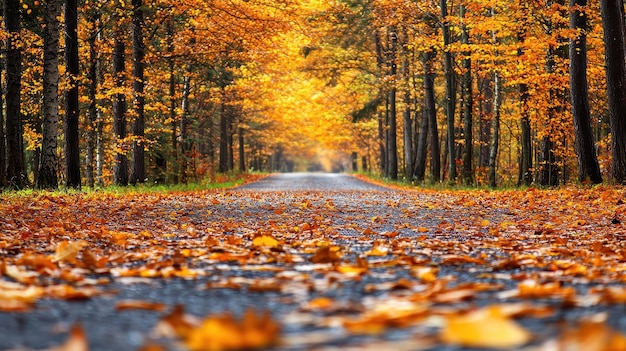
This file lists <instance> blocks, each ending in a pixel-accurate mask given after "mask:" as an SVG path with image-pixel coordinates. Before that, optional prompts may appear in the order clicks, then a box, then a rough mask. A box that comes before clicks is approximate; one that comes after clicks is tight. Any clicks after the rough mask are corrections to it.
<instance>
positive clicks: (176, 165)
mask: <svg viewBox="0 0 626 351" xmlns="http://www.w3.org/2000/svg"><path fill="white" fill-rule="evenodd" d="M167 53H168V55H169V58H168V65H169V74H170V81H169V91H168V96H169V100H170V108H169V113H170V121H171V128H172V157H171V160H172V171H171V175H172V181H173V182H174V183H178V174H179V169H180V167H181V165H180V160H179V155H178V123H177V121H176V119H177V118H176V117H177V116H176V71H175V62H174V20H173V19H170V20H169V21H168V22H167Z"/></svg>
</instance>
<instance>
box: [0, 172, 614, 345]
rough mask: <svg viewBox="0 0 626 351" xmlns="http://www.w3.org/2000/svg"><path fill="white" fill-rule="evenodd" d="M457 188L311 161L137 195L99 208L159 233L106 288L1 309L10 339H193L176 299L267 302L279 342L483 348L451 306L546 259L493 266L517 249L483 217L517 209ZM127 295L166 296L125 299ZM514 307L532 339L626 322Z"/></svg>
mask: <svg viewBox="0 0 626 351" xmlns="http://www.w3.org/2000/svg"><path fill="white" fill-rule="evenodd" d="M451 199H452V196H451V195H441V194H439V193H435V192H424V191H419V190H406V191H405V190H392V189H388V188H384V187H381V186H377V185H372V184H369V183H367V182H364V181H361V180H359V179H357V178H355V177H352V176H349V175H345V174H309V173H297V174H276V175H272V176H269V177H266V178H264V179H262V180H260V181H257V182H254V183H251V184H247V185H244V186H241V187H237V188H232V189H227V190H219V191H208V192H196V193H183V194H171V195H164V196H162V197H159V198H157V200H154V201H153V202H152V203H151V205H150V207H149V208H146V206H140V205H141V203H140V201H141V200H140V199H137V202H129V203H128V204H127V205H125V206H127V207H128V209H127V210H128V211H134V213H140V214H141V216H143V218H142V219H141V221H138V218H136V217H131V216H127V215H115V214H107V213H103V214H102V219H101V221H102V224H101V225H102V226H103V227H106V228H107V229H108V230H115V231H117V232H124V233H129V235H132V234H133V233H136V234H138V233H145V232H146V231H147V232H149V233H150V235H151V239H150V240H145V241H143V242H139V244H136V245H127V246H126V248H125V250H126V252H125V255H124V256H123V257H124V258H125V259H126V261H122V263H120V264H118V266H115V267H111V270H110V271H109V272H106V273H104V274H101V275H100V276H96V277H94V278H100V279H101V280H102V279H103V278H104V280H108V281H109V283H108V284H104V285H98V286H96V288H97V289H100V290H102V291H103V292H104V293H103V294H101V295H96V296H94V297H91V298H86V299H80V300H76V301H67V300H63V299H51V298H43V299H41V300H39V301H37V303H36V305H35V307H34V308H33V309H32V310H31V311H28V312H20V313H6V312H2V313H0V350H18V349H19V350H43V349H48V348H51V347H54V346H58V345H61V344H63V342H64V341H65V340H66V339H67V338H68V331H69V330H70V328H71V327H72V326H73V325H80V326H82V328H83V329H84V331H85V333H86V337H87V340H88V342H89V349H90V350H92V351H105V350H118V351H126V350H139V349H141V348H142V347H143V346H145V345H149V344H152V345H154V344H156V345H160V346H161V348H160V349H161V350H178V349H180V350H185V348H184V347H182V346H181V344H180V343H178V342H176V341H175V340H173V339H172V338H171V337H168V336H165V337H164V336H163V335H161V334H158V333H155V326H157V325H158V324H159V322H160V321H161V320H162V319H163V318H164V316H165V315H167V314H168V313H170V311H171V310H172V309H173V308H174V307H175V306H177V305H181V306H183V307H184V310H185V312H186V313H187V314H189V315H193V316H196V317H197V318H199V319H202V318H206V317H208V316H215V315H222V314H224V313H230V314H232V315H234V316H242V315H243V314H244V313H245V312H246V311H247V310H253V311H258V312H263V311H266V312H269V313H270V315H271V318H272V320H274V321H276V323H278V324H279V325H280V329H281V332H280V339H279V343H278V344H277V345H275V346H274V347H273V348H272V349H274V350H337V349H340V348H349V349H356V350H361V349H368V350H372V349H376V350H479V349H480V348H463V347H460V346H455V345H448V344H445V343H442V342H440V340H439V332H440V328H441V318H442V316H446V315H453V314H456V313H458V314H462V313H465V312H466V311H467V310H470V309H478V308H481V307H483V306H488V305H494V304H502V303H505V302H510V301H512V300H511V299H507V298H506V297H502V296H501V295H499V294H502V293H503V292H507V291H511V290H512V289H513V290H514V289H515V288H516V287H517V284H518V282H517V281H516V280H515V279H511V276H513V275H515V276H519V275H520V274H531V273H532V272H531V271H533V270H536V269H535V268H533V267H532V266H529V268H528V269H526V268H524V267H522V266H521V265H520V266H516V267H511V268H510V269H512V270H513V271H512V272H513V274H509V273H510V272H509V271H506V270H507V269H509V268H506V267H505V268H502V269H504V270H505V271H494V268H493V262H492V260H493V261H497V262H502V260H504V259H505V258H506V257H508V255H509V254H510V253H508V252H504V251H503V250H501V249H500V248H498V247H496V246H495V245H493V244H492V242H493V239H494V238H492V237H490V236H489V235H486V233H487V229H486V227H485V226H482V225H478V226H477V225H476V223H477V222H479V223H480V222H481V220H480V219H482V221H486V222H484V223H496V222H497V221H499V220H501V219H502V217H503V216H507V215H509V214H507V213H500V212H498V211H495V210H484V209H483V208H480V209H479V208H478V207H475V208H474V207H469V208H468V207H467V206H465V207H462V206H461V207H459V206H457V205H456V204H457V203H458V200H457V199H452V200H451ZM470 200H471V199H470ZM125 201H127V202H128V200H125ZM144 201H145V200H144ZM463 201H465V202H468V200H467V199H465V200H463ZM134 206H136V208H134ZM455 206H457V207H455ZM477 211H480V212H477ZM478 216H480V217H478ZM139 222H140V223H155V225H154V226H145V225H137V223H139ZM157 224H158V225H157ZM142 235H143V234H142ZM470 239H471V240H470ZM517 247H518V251H519V250H522V249H523V246H522V245H519V244H518V245H517ZM533 249H534V246H533ZM172 262H173V263H172ZM526 262H531V261H530V259H527V260H526ZM111 265H113V263H111ZM183 268H184V269H183ZM525 269H526V270H527V271H528V272H526V273H525V271H524V270H525ZM581 284H583V283H581ZM77 287H80V284H77ZM577 288H579V289H584V288H585V287H584V286H582V285H579V286H577ZM129 300H131V301H136V300H139V301H144V302H151V303H159V304H163V305H164V306H165V307H166V309H165V310H156V309H152V308H140V307H137V308H129V309H125V308H124V309H122V308H120V302H121V301H129ZM513 300H515V299H514V298H513ZM545 303H547V304H548V305H553V306H555V309H556V312H555V313H553V314H551V315H550V314H549V316H548V317H545V316H540V317H534V316H533V314H535V313H537V314H541V313H543V312H542V311H544V312H545V309H542V306H544V307H545V306H546V305H545ZM131 305H132V304H131ZM516 308H518V309H520V308H521V310H519V312H520V313H519V314H521V315H524V316H526V317H525V318H522V319H521V320H519V323H521V326H522V327H523V328H524V329H525V330H526V333H528V334H521V335H522V336H525V335H532V340H531V339H530V338H529V339H528V340H525V339H524V342H528V343H533V344H538V343H542V342H545V341H546V340H549V339H550V338H551V337H553V336H554V335H555V334H557V333H558V328H559V327H560V325H562V324H563V323H562V322H563V321H564V320H568V319H571V318H573V319H575V318H578V317H580V316H581V315H586V314H590V315H593V314H594V313H604V314H605V315H606V316H607V318H608V319H609V320H610V321H612V323H613V325H615V326H617V327H618V328H620V327H624V324H621V323H624V321H625V319H624V314H623V311H621V310H620V309H619V308H606V307H598V308H595V309H594V308H573V307H566V306H564V304H559V301H555V302H554V303H551V302H550V301H544V303H543V304H539V305H538V307H537V308H534V307H530V308H525V307H516ZM537 311H538V312H537ZM544 314H546V313H544ZM529 315H530V317H529ZM500 321H501V320H497V321H496V323H500ZM507 321H508V319H507ZM488 322H489V321H485V322H484V323H488ZM507 323H508V322H507ZM507 325H508V324H507ZM516 335H519V334H516ZM214 337H215V338H218V339H219V337H220V335H215V336H214Z"/></svg>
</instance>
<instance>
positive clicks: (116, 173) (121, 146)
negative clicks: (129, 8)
mask: <svg viewBox="0 0 626 351" xmlns="http://www.w3.org/2000/svg"><path fill="white" fill-rule="evenodd" d="M117 20H118V21H119V23H117V24H116V26H117V27H116V28H115V33H114V36H115V38H114V40H115V43H114V49H113V74H114V75H115V85H116V88H117V90H118V92H117V93H116V94H115V97H114V100H113V132H114V134H115V137H116V138H117V140H116V145H117V151H116V153H115V163H114V166H113V183H114V184H115V185H121V186H125V185H128V158H127V156H126V150H125V139H126V94H125V93H124V91H123V90H124V82H125V79H124V74H125V70H126V68H125V67H126V57H125V54H124V51H125V49H126V45H124V26H123V25H122V23H121V21H123V19H121V18H118V19H117Z"/></svg>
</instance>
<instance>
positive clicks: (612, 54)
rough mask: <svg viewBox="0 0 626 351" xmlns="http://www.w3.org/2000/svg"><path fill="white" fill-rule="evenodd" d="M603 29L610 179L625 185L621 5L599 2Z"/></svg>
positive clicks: (625, 101) (625, 92)
mask: <svg viewBox="0 0 626 351" xmlns="http://www.w3.org/2000/svg"><path fill="white" fill-rule="evenodd" d="M600 9H601V12H602V27H603V29H604V51H605V55H604V59H605V67H606V90H607V97H608V103H609V106H608V107H609V119H610V122H611V151H612V156H613V164H612V167H611V177H612V178H613V180H614V181H615V182H616V183H618V184H626V89H624V87H626V65H625V64H624V60H625V55H626V53H625V48H624V8H623V4H622V1H615V0H600Z"/></svg>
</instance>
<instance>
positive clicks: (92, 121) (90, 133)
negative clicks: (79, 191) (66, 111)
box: [85, 10, 100, 188]
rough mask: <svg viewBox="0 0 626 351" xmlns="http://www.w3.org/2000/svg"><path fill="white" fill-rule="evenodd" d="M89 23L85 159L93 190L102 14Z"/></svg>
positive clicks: (92, 15) (88, 180)
mask: <svg viewBox="0 0 626 351" xmlns="http://www.w3.org/2000/svg"><path fill="white" fill-rule="evenodd" d="M89 22H90V23H91V25H92V26H93V31H92V32H91V33H90V36H89V38H88V39H87V43H88V44H89V68H88V70H87V80H88V81H89V86H88V94H89V107H88V109H87V115H88V121H89V125H88V128H87V152H86V157H85V166H86V167H85V170H86V178H87V179H86V181H87V185H88V186H89V187H91V188H93V187H94V186H95V185H96V175H97V172H96V170H95V166H97V164H96V155H97V146H98V123H99V117H100V115H99V114H98V98H97V92H98V87H99V84H100V82H99V81H98V76H99V74H98V72H99V62H100V56H99V55H98V48H97V39H98V34H99V33H100V13H99V12H98V10H94V12H93V13H91V14H90V15H89Z"/></svg>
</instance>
